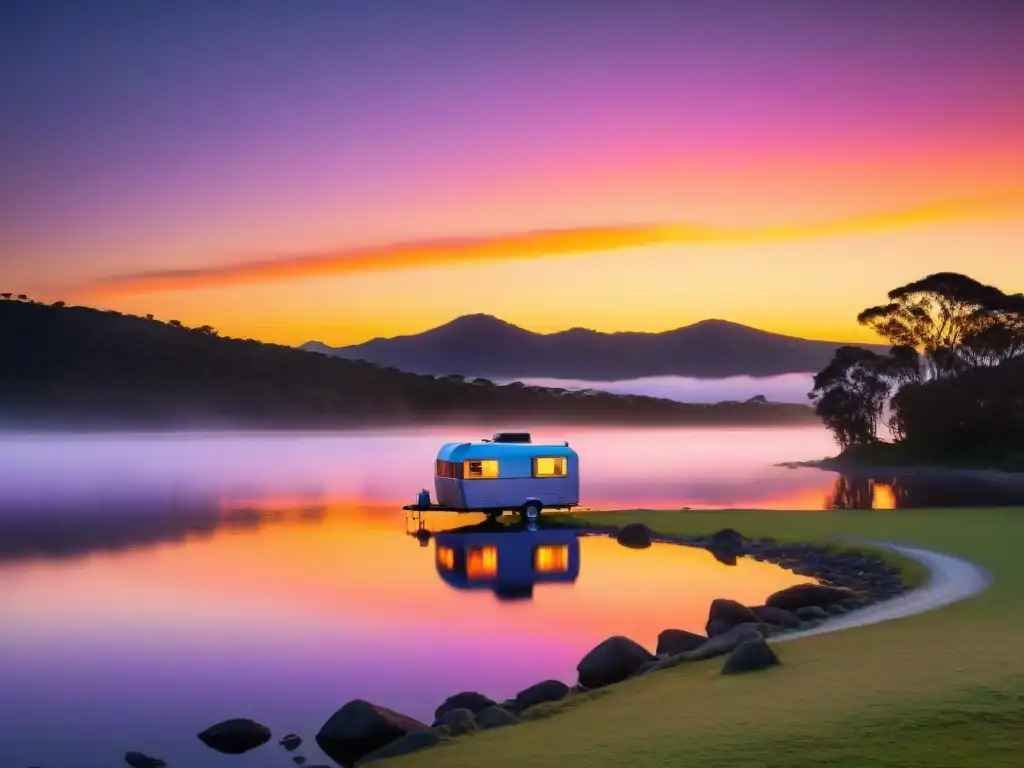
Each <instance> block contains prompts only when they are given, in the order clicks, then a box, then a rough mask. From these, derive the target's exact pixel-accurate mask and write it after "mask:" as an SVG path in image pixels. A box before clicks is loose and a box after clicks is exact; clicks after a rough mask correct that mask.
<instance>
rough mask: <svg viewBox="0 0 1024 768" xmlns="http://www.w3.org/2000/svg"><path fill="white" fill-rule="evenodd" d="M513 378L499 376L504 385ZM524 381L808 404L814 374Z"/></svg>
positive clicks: (700, 399)
mask: <svg viewBox="0 0 1024 768" xmlns="http://www.w3.org/2000/svg"><path fill="white" fill-rule="evenodd" d="M509 381H512V379H499V380H498V382H497V383H501V384H505V383H508V382H509ZM519 381H522V382H523V383H524V384H530V385H533V386H538V387H561V388H563V389H571V390H580V389H598V390H603V391H605V392H612V393H614V394H617V395H648V396H650V397H664V398H667V399H669V400H678V401H679V402H683V403H718V402H721V401H722V400H749V399H750V398H751V397H755V396H756V395H764V396H765V397H766V398H768V399H769V400H771V401H773V402H777V403H798V404H800V405H807V403H808V400H807V393H808V392H810V391H811V387H812V386H813V383H814V374H812V373H787V374H784V375H782V376H766V377H763V378H758V377H754V376H730V377H728V378H725V379H695V378H690V377H686V376H649V377H645V378H642V379H625V380H623V381H585V380H582V379H544V378H539V379H534V378H526V379H519Z"/></svg>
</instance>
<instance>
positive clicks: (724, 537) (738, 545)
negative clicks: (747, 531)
mask: <svg viewBox="0 0 1024 768" xmlns="http://www.w3.org/2000/svg"><path fill="white" fill-rule="evenodd" d="M746 545H747V540H746V538H744V536H743V534H742V533H740V532H739V531H736V530H733V529H732V528H723V529H722V530H720V531H718V532H717V533H713V534H711V538H710V540H709V546H710V548H712V549H718V550H722V551H725V552H733V553H735V554H739V553H740V552H742V551H743V550H744V548H745V547H746Z"/></svg>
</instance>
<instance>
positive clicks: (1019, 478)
mask: <svg viewBox="0 0 1024 768" xmlns="http://www.w3.org/2000/svg"><path fill="white" fill-rule="evenodd" d="M774 466H776V467H780V468H783V469H820V470H822V471H823V472H836V473H839V474H847V475H849V474H861V475H870V474H873V473H883V472H884V473H891V474H896V475H902V476H904V477H906V476H913V475H920V476H924V475H932V476H934V475H947V476H949V477H963V478H965V479H979V480H1009V481H1013V482H1024V470H1019V471H1018V470H1009V469H998V468H995V467H968V466H957V465H952V464H899V463H897V464H883V463H873V462H865V461H857V460H853V459H842V458H839V457H832V458H825V459H812V460H808V461H783V462H780V463H778V464H775V465H774Z"/></svg>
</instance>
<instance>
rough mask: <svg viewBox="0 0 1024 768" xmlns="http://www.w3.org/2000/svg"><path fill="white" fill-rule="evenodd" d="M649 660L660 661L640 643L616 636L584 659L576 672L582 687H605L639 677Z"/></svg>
mask: <svg viewBox="0 0 1024 768" xmlns="http://www.w3.org/2000/svg"><path fill="white" fill-rule="evenodd" d="M647 661H657V658H656V657H655V656H654V655H653V654H651V653H650V652H648V650H647V649H646V648H644V647H643V646H642V645H640V644H639V643H636V642H634V641H632V640H630V639H629V638H628V637H623V636H622V635H615V636H613V637H609V638H608V639H607V640H605V641H604V642H602V643H600V644H599V645H597V646H596V647H594V648H593V649H592V650H591V651H590V652H589V653H588V654H587V655H586V656H584V657H583V658H582V659H581V660H580V663H579V664H577V665H576V672H577V673H578V674H579V679H580V685H581V686H584V687H586V688H601V687H603V686H605V685H612V684H614V683H619V682H622V681H623V680H625V679H626V678H627V677H630V676H631V675H634V674H636V673H637V672H639V671H640V667H642V666H643V664H644V662H647Z"/></svg>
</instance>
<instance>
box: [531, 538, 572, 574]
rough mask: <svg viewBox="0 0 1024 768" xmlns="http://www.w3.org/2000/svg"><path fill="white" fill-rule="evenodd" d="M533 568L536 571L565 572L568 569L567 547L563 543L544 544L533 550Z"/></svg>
mask: <svg viewBox="0 0 1024 768" xmlns="http://www.w3.org/2000/svg"><path fill="white" fill-rule="evenodd" d="M533 568H534V570H535V571H537V573H566V572H568V570H569V547H568V546H566V545H565V544H544V545H541V546H539V547H537V548H536V549H535V550H534V552H533Z"/></svg>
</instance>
